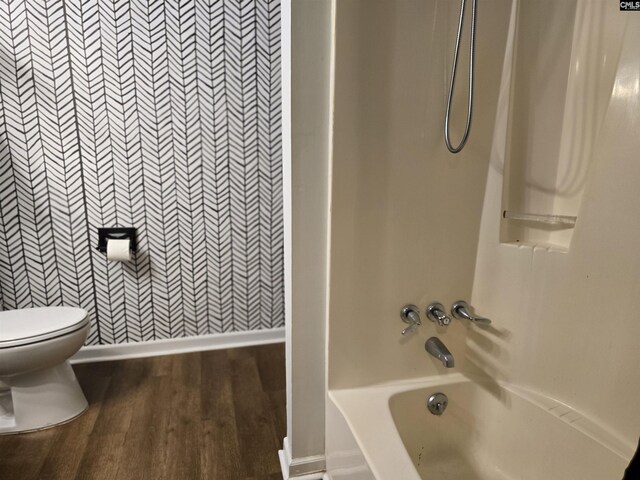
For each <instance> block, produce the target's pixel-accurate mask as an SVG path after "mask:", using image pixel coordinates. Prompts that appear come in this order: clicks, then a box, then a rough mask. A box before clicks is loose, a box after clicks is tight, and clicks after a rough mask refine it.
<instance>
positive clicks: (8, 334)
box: [0, 307, 90, 435]
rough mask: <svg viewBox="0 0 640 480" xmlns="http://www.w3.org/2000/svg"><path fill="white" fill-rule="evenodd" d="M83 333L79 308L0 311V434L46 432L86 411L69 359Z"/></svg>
mask: <svg viewBox="0 0 640 480" xmlns="http://www.w3.org/2000/svg"><path fill="white" fill-rule="evenodd" d="M89 329H90V324H89V316H88V314H87V312H86V311H85V310H83V309H81V308H71V307H45V308H27V309H23V310H10V311H5V312H0V435H2V434H7V433H19V432H26V431H30V430H39V429H42V428H47V427H51V426H53V425H57V424H59V423H64V422H67V421H69V420H72V419H73V418H75V417H77V416H78V415H80V414H81V413H82V412H84V411H85V410H86V408H87V406H88V404H87V399H86V398H85V396H84V394H83V393H82V389H81V388H80V385H79V384H78V380H77V379H76V376H75V374H74V373H73V370H72V368H71V365H70V364H69V358H70V357H71V356H72V355H73V354H74V353H76V352H77V351H78V350H79V349H80V347H81V346H82V345H83V344H84V342H85V340H86V339H87V336H88V335H89Z"/></svg>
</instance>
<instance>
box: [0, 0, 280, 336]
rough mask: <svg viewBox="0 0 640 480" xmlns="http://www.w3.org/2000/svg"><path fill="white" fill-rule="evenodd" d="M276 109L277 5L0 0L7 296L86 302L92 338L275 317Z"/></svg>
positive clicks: (0, 222)
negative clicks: (130, 231) (126, 229)
mask: <svg viewBox="0 0 640 480" xmlns="http://www.w3.org/2000/svg"><path fill="white" fill-rule="evenodd" d="M280 107H281V103H280V1H279V0H253V1H249V0H224V1H222V0H220V1H218V0H0V300H1V303H2V308H3V309H13V308H23V307H32V306H45V305H73V306H78V305H79V306H82V307H84V308H86V309H87V310H89V311H90V313H91V318H92V322H93V328H92V332H91V337H90V338H89V341H88V343H90V344H110V343H121V342H137V341H145V340H153V339H161V338H175V337H182V336H189V335H201V334H207V333H216V332H229V331H236V330H250V329H260V328H272V327H277V326H281V325H282V324H283V322H284V313H283V309H284V299H283V297H284V295H283V288H284V287H283V233H282V197H281V185H282V171H281V112H280ZM102 226H105V227H113V226H134V227H137V228H138V241H139V252H138V254H137V256H136V259H135V261H133V262H130V263H127V264H122V263H114V262H107V261H106V259H105V256H104V255H103V254H101V253H99V252H98V251H97V250H96V249H95V246H96V244H97V228H98V227H102Z"/></svg>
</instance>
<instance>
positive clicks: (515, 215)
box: [502, 210, 578, 228]
mask: <svg viewBox="0 0 640 480" xmlns="http://www.w3.org/2000/svg"><path fill="white" fill-rule="evenodd" d="M502 217H503V218H506V219H507V220H519V221H521V222H533V223H543V224H545V225H557V226H563V227H566V228H573V227H574V226H575V224H576V220H577V219H578V217H574V216H572V215H542V214H537V213H520V212H511V211H509V210H505V211H504V212H502Z"/></svg>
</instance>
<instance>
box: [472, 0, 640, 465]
mask: <svg viewBox="0 0 640 480" xmlns="http://www.w3.org/2000/svg"><path fill="white" fill-rule="evenodd" d="M582 6H583V7H584V8H585V9H587V10H588V12H587V14H588V15H590V16H591V18H593V17H595V18H597V19H598V22H600V24H601V25H604V26H605V27H606V28H605V29H604V30H606V31H609V32H616V34H615V35H613V34H612V35H598V36H589V35H586V34H585V35H582V36H574V39H575V41H578V42H581V41H585V42H589V44H588V45H589V48H590V49H592V50H594V49H599V51H600V52H601V54H602V55H601V57H600V62H599V65H600V69H603V68H606V67H607V62H610V63H609V64H612V67H613V69H614V72H615V83H614V84H613V85H609V90H607V91H605V92H604V93H605V94H606V98H605V100H606V102H605V106H606V108H605V109H603V110H602V111H603V116H602V117H601V118H598V119H595V120H597V121H598V122H600V124H601V125H602V126H601V128H600V129H599V132H598V133H597V135H596V137H595V141H594V142H593V149H592V150H591V151H590V152H589V153H590V155H591V157H590V158H585V159H584V161H585V162H587V163H590V168H589V171H588V174H587V175H586V179H585V184H584V194H583V198H582V202H581V205H580V208H579V211H578V222H577V225H576V228H575V231H574V233H573V238H572V241H571V246H570V248H569V251H568V252H567V253H562V252H559V251H553V250H549V249H547V248H544V247H532V246H519V247H518V246H514V245H506V244H500V238H499V232H500V211H501V197H502V189H503V180H504V179H503V164H504V156H503V150H504V149H503V148H502V149H501V146H500V142H496V144H495V150H494V152H493V154H492V157H491V168H490V170H489V174H488V181H487V189H486V196H485V200H484V207H483V214H482V226H481V230H480V242H479V247H478V259H477V265H476V275H475V280H474V286H473V298H472V301H473V304H474V305H475V306H476V307H477V308H478V309H479V310H480V312H482V313H483V314H486V315H487V316H490V317H492V318H493V320H494V326H495V327H496V328H495V329H493V330H480V329H472V330H470V331H469V334H468V336H467V349H466V357H467V365H468V366H469V367H471V366H475V367H477V368H479V369H480V370H482V371H484V372H485V373H486V374H489V375H491V376H492V377H494V378H497V379H499V380H508V381H510V382H514V383H518V384H521V385H524V386H525V387H529V388H532V389H535V390H537V391H541V392H543V393H545V394H547V395H550V396H552V397H555V398H557V399H559V400H560V401H562V402H565V403H567V404H568V405H570V406H572V407H574V408H576V409H578V410H580V411H582V412H583V413H585V414H587V415H588V416H590V417H592V418H594V419H596V420H597V421H599V422H600V423H602V425H603V426H605V427H608V428H609V429H610V430H611V431H612V432H615V433H617V434H618V436H619V437H620V439H621V440H623V441H624V442H625V443H626V445H627V448H628V454H629V455H631V452H632V451H633V448H634V446H635V445H636V443H637V439H638V436H639V435H640V415H639V414H638V398H640V369H638V365H639V364H640V348H639V347H638V339H639V338H640V314H638V312H639V311H640V273H639V272H640V254H639V253H638V242H637V238H638V237H639V236H640V215H639V214H638V212H640V195H638V188H637V182H638V179H640V162H638V151H640V137H639V136H638V132H639V131H640V114H639V112H640V54H639V52H638V49H637V46H638V45H639V44H640V18H638V16H637V15H635V16H634V15H629V14H624V13H620V12H618V11H617V8H618V6H617V4H616V3H615V2H613V3H612V4H604V3H603V2H595V1H594V2H584V3H583V4H582ZM589 10H590V11H589ZM548 14H549V15H550V18H553V12H548ZM586 25H588V24H586ZM583 26H584V24H583ZM618 37H620V38H618ZM620 40H622V41H620ZM603 42H605V45H603V44H602V43H603ZM607 42H617V43H616V44H617V45H618V46H619V47H620V46H622V47H621V49H620V48H618V51H617V52H615V55H611V54H610V53H609V54H608V53H607V50H608V49H607V48H606V47H607V45H606V43H607ZM575 48H581V47H580V45H576V46H575ZM547 54H549V55H552V54H553V52H551V51H548V52H547ZM573 67H576V65H573ZM592 78H593V77H592ZM539 88H540V89H543V88H544V84H540V86H539ZM605 88H606V85H605ZM540 93H541V92H540ZM592 107H595V105H592ZM597 111H598V110H597V109H595V108H587V109H586V110H584V111H582V112H576V117H575V122H576V124H577V125H580V124H584V119H582V118H580V115H593V114H594V112H597ZM502 120H504V118H503V119H502Z"/></svg>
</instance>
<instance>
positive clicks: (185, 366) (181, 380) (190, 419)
mask: <svg viewBox="0 0 640 480" xmlns="http://www.w3.org/2000/svg"><path fill="white" fill-rule="evenodd" d="M200 359H201V356H200V354H199V353H190V354H185V355H176V356H175V357H174V360H173V369H172V373H171V412H172V414H171V417H170V419H169V426H168V434H167V439H166V451H165V459H166V462H165V465H164V471H163V472H162V477H161V478H185V479H186V478H202V473H201V470H200V469H201V464H200V445H199V443H200V438H201V437H202V408H201V399H200V378H201V372H200Z"/></svg>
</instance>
